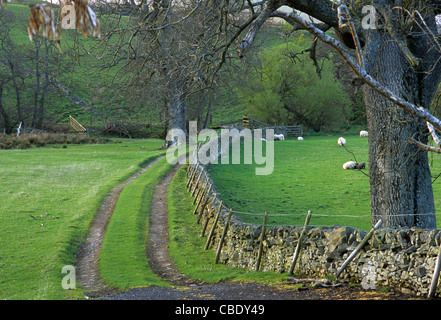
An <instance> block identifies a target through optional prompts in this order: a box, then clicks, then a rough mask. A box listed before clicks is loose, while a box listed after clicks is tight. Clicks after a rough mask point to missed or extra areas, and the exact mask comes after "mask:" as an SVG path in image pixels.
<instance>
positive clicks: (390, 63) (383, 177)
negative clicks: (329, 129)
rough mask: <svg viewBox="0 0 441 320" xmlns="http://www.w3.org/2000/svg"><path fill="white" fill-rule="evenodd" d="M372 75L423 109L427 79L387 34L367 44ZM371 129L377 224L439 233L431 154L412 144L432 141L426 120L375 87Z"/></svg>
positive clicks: (369, 98)
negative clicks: (393, 101)
mask: <svg viewBox="0 0 441 320" xmlns="http://www.w3.org/2000/svg"><path fill="white" fill-rule="evenodd" d="M364 52H367V53H368V54H367V56H366V61H368V62H369V63H370V65H369V66H368V68H369V70H368V72H369V73H370V74H371V75H372V76H373V77H374V78H376V79H377V80H378V81H379V82H380V83H382V84H383V85H385V86H386V87H388V88H390V89H391V90H393V91H394V92H395V93H396V94H397V95H399V96H400V97H402V98H405V99H407V100H408V101H409V102H412V103H415V104H418V105H422V104H423V102H422V101H421V100H422V99H421V97H422V96H423V94H422V92H421V91H422V90H424V87H423V86H422V85H421V83H420V78H421V75H419V74H418V73H417V72H416V71H414V70H413V69H411V68H410V66H409V63H408V62H407V61H406V60H405V58H404V56H403V54H402V51H401V50H400V48H399V47H398V45H397V44H396V43H395V42H394V41H392V39H391V38H390V36H389V35H388V34H387V33H373V34H372V35H371V38H370V39H369V41H368V42H367V44H366V48H365V49H364ZM364 97H365V105H366V112H367V120H368V130H369V174H370V191H371V214H372V225H375V223H376V222H377V221H378V220H379V219H382V220H383V226H384V227H414V226H417V227H419V228H427V229H430V228H436V222H435V204H434V199H433V190H432V181H431V175H430V168H429V161H428V156H427V153H426V152H424V151H422V150H421V149H418V148H417V147H416V146H414V145H411V144H410V143H408V142H407V140H408V139H409V138H410V137H414V138H415V139H417V140H419V141H422V142H427V136H428V131H427V128H426V126H425V123H424V121H422V120H419V119H416V118H414V117H412V116H410V115H409V114H408V113H405V112H404V111H403V110H402V109H401V108H398V107H397V106H396V105H394V104H393V103H391V102H390V101H388V100H386V99H385V98H384V97H383V96H380V95H379V94H378V93H376V92H375V91H373V90H372V89H371V88H370V87H368V86H365V88H364Z"/></svg>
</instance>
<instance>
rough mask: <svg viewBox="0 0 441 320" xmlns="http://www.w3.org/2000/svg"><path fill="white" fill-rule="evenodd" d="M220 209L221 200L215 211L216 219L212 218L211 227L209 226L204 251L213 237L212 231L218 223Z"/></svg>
mask: <svg viewBox="0 0 441 320" xmlns="http://www.w3.org/2000/svg"><path fill="white" fill-rule="evenodd" d="M221 209H222V200H221V202H220V204H219V209H218V210H217V213H216V218H214V222H213V225H212V226H211V230H210V233H209V234H208V238H207V242H206V243H205V248H204V250H207V249H208V246H209V245H210V242H211V238H212V237H213V234H214V229H216V224H217V222H218V221H219V216H220V212H221Z"/></svg>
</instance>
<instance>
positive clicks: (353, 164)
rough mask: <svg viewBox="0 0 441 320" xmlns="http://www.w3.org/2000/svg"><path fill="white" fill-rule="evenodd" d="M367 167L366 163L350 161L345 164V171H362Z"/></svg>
mask: <svg viewBox="0 0 441 320" xmlns="http://www.w3.org/2000/svg"><path fill="white" fill-rule="evenodd" d="M365 167H366V163H365V162H360V163H357V162H355V161H348V162H345V163H344V164H343V169H345V170H354V169H358V170H361V169H364V168H365Z"/></svg>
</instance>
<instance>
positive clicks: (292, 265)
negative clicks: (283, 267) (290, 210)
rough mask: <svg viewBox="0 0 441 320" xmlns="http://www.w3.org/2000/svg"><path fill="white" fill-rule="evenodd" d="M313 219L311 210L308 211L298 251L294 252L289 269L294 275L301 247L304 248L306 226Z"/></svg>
mask: <svg viewBox="0 0 441 320" xmlns="http://www.w3.org/2000/svg"><path fill="white" fill-rule="evenodd" d="M310 219H311V210H308V214H307V215H306V219H305V224H304V225H303V229H302V232H301V233H300V237H299V240H298V241H297V246H296V250H295V252H294V256H293V258H292V263H291V268H290V269H289V273H290V274H292V273H293V272H294V267H295V266H296V263H297V259H298V257H299V254H300V250H301V246H302V237H303V235H304V233H305V230H306V226H307V225H308V224H309V220H310Z"/></svg>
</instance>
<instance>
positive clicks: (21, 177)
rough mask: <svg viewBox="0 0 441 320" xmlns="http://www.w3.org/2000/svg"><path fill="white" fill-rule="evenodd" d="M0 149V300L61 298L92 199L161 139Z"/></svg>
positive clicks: (140, 162) (140, 163) (151, 153)
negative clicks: (67, 266) (63, 146)
mask: <svg viewBox="0 0 441 320" xmlns="http://www.w3.org/2000/svg"><path fill="white" fill-rule="evenodd" d="M118 141H119V142H121V143H108V144H100V145H96V144H93V145H69V146H68V147H67V148H65V149H64V148H61V147H60V145H58V146H57V147H58V148H53V146H49V145H48V146H46V147H42V148H31V149H25V150H0V164H1V166H0V181H1V183H0V198H1V200H0V299H12V300H17V299H18V300H30V299H39V300H43V299H66V298H69V297H72V296H74V295H75V294H76V292H77V291H78V292H79V291H80V290H75V291H74V290H64V289H62V286H61V283H62V279H63V277H64V276H65V275H66V274H62V273H61V271H62V268H63V266H65V265H74V264H75V253H76V250H77V248H78V246H79V244H80V243H81V242H82V241H83V240H84V237H85V235H86V233H87V229H88V226H89V224H90V222H91V220H92V218H93V216H94V214H95V213H96V211H97V208H98V206H99V205H100V201H101V199H102V198H104V196H105V195H106V194H107V192H109V191H110V190H111V189H112V188H113V187H115V186H117V185H118V184H120V183H122V182H123V181H124V180H126V179H127V178H128V177H130V176H131V175H132V174H134V173H135V172H136V171H138V170H139V169H141V168H142V167H144V166H145V164H146V163H147V162H149V161H150V159H152V158H153V157H157V156H159V155H161V154H163V153H164V152H163V151H161V152H160V151H157V149H158V148H159V147H160V146H161V145H162V143H163V142H162V141H161V140H155V139H149V140H124V139H121V140H118Z"/></svg>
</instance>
